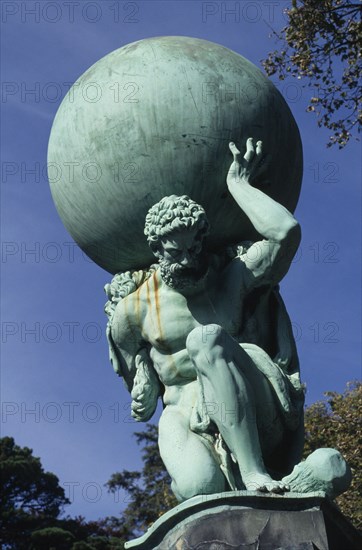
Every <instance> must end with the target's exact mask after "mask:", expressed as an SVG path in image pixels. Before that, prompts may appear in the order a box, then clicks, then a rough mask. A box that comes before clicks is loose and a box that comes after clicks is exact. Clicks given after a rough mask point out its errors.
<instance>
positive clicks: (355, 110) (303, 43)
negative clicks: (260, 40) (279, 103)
mask: <svg viewBox="0 0 362 550" xmlns="http://www.w3.org/2000/svg"><path fill="white" fill-rule="evenodd" d="M284 11H285V15H286V17H287V18H288V25H287V26H286V27H284V28H283V29H282V30H281V32H280V33H277V32H275V31H274V32H273V35H274V36H275V37H277V39H278V40H279V41H280V42H282V45H281V49H280V50H276V51H273V52H271V53H270V54H269V56H268V58H267V59H265V60H263V62H262V63H263V65H264V68H265V70H266V72H267V74H268V75H269V76H271V75H274V74H277V75H278V76H279V79H281V80H284V79H285V78H286V77H287V76H293V77H296V78H298V79H306V80H307V84H308V86H313V87H314V88H315V89H316V93H315V94H314V96H313V97H312V98H311V99H310V103H309V106H308V108H307V111H312V112H315V113H316V114H317V123H318V126H325V127H326V128H328V129H329V130H331V131H332V135H331V136H330V141H329V142H328V143H327V146H328V147H329V146H331V145H333V144H338V146H339V148H340V149H341V148H342V147H344V146H345V145H346V144H347V143H348V141H349V140H350V138H351V137H352V136H353V135H354V133H355V132H358V131H359V130H360V123H361V122H362V110H361V87H360V85H359V78H360V74H361V69H362V67H361V58H362V57H361V44H362V24H361V19H360V15H361V4H360V3H358V2H357V1H353V0H292V2H291V5H289V7H287V8H286V9H285V10H284Z"/></svg>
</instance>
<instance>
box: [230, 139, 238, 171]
mask: <svg viewBox="0 0 362 550" xmlns="http://www.w3.org/2000/svg"><path fill="white" fill-rule="evenodd" d="M229 149H230V151H231V152H232V154H233V157H234V162H233V164H234V165H235V169H237V170H239V167H240V155H241V153H240V151H239V149H238V148H237V147H236V145H235V143H234V142H233V141H231V142H230V143H229Z"/></svg>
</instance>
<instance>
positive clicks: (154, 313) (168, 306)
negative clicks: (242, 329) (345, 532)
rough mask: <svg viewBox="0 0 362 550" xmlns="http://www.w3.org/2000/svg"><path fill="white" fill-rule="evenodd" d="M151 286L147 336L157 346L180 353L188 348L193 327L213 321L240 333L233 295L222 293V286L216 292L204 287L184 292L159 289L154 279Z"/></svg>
mask: <svg viewBox="0 0 362 550" xmlns="http://www.w3.org/2000/svg"><path fill="white" fill-rule="evenodd" d="M149 286H151V288H149V292H150V299H149V300H148V307H147V309H146V315H145V317H144V322H143V336H144V338H145V339H146V340H147V341H148V342H150V344H151V345H152V346H153V347H154V348H156V349H158V350H160V351H162V352H164V353H176V352H178V351H179V350H182V349H184V348H185V343H186V338H187V336H188V334H189V333H190V332H191V331H192V329H193V328H195V327H197V326H200V325H207V324H210V323H217V324H219V325H221V326H222V327H223V328H224V329H225V330H227V331H228V332H229V334H232V335H236V334H237V332H238V329H239V321H240V317H239V315H238V316H235V317H233V315H232V314H231V312H232V309H233V308H232V301H231V300H230V297H227V296H222V295H221V293H218V292H217V290H218V289H216V293H215V292H214V293H213V294H211V293H210V292H208V291H207V289H206V288H203V289H201V290H199V291H197V292H193V293H191V294H189V295H184V294H181V293H179V292H177V291H175V290H173V289H170V288H169V287H165V286H163V287H162V288H161V289H157V287H156V289H155V288H154V285H153V287H152V282H151V285H149ZM229 302H230V303H229ZM238 313H239V312H238Z"/></svg>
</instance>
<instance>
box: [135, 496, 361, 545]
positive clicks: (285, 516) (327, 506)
mask: <svg viewBox="0 0 362 550" xmlns="http://www.w3.org/2000/svg"><path fill="white" fill-rule="evenodd" d="M361 542H362V540H361V536H360V535H359V533H358V531H357V530H356V529H355V528H354V527H353V526H352V525H351V524H350V523H349V522H348V521H347V520H346V519H345V518H344V516H343V515H342V514H341V513H340V512H339V510H338V509H337V508H336V507H335V506H334V505H333V503H332V502H331V501H330V500H329V499H328V498H327V497H326V495H325V493H323V492H315V493H309V494H308V495H305V494H298V493H289V494H285V495H271V494H263V495H262V494H260V493H258V492H252V491H233V492H228V493H221V494H215V495H203V496H197V497H193V498H191V499H189V500H188V501H186V502H183V503H182V504H180V505H179V506H176V507H175V508H174V509H173V510H170V511H169V512H167V513H166V514H165V515H163V516H162V517H161V518H160V519H159V520H157V521H156V523H154V525H153V526H152V527H151V528H150V529H149V530H148V531H147V533H146V534H145V535H143V536H142V537H140V538H138V539H135V540H133V541H130V542H128V543H126V545H125V548H126V549H131V548H132V549H137V550H168V549H173V550H196V549H197V550H231V549H233V550H236V549H238V550H239V549H243V550H244V549H248V550H254V549H255V550H256V549H258V550H292V549H293V550H297V549H299V550H309V549H310V550H312V549H318V550H342V549H343V550H347V549H348V550H355V549H356V550H357V549H359V548H361Z"/></svg>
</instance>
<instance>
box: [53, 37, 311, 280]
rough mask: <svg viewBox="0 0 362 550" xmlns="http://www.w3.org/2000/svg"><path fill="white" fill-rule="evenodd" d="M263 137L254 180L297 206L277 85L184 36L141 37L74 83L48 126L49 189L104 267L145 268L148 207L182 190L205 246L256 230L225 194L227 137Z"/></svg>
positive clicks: (287, 123)
mask: <svg viewBox="0 0 362 550" xmlns="http://www.w3.org/2000/svg"><path fill="white" fill-rule="evenodd" d="M250 136H251V137H254V138H255V140H262V141H263V143H264V149H265V151H266V152H268V153H271V155H272V163H271V165H270V167H269V169H268V173H267V174H266V182H267V183H264V186H263V187H262V189H263V191H265V192H266V193H268V194H269V195H270V196H271V197H273V198H274V199H275V200H277V201H278V202H280V203H282V204H283V205H284V206H286V207H287V208H288V209H289V210H291V211H293V210H294V209H295V206H296V204H297V200H298V196H299V191H300V183H301V175H302V149H301V142H300V137H299V132H298V128H297V126H296V123H295V121H294V118H293V116H292V114H291V112H290V110H289V108H288V106H287V104H286V102H285V101H284V99H283V98H282V96H281V95H280V93H279V92H278V91H277V89H276V88H275V86H274V85H273V84H272V83H271V82H270V81H269V80H268V79H267V78H266V77H265V76H264V75H263V74H262V72H261V71H260V70H259V69H258V68H257V67H255V66H254V65H253V64H251V63H250V62H249V61H247V60H246V59H245V58H244V57H242V56H241V55H239V54H237V53H235V52H233V51H231V50H229V49H227V48H224V47H223V46H220V45H218V44H214V43H212V42H207V41H205V40H199V39H196V38H187V37H182V36H181V37H180V36H167V37H157V38H150V39H145V40H140V41H139V42H135V43H133V44H129V45H127V46H124V47H123V48H120V49H118V50H115V51H114V52H112V53H110V54H108V55H107V56H106V57H104V58H103V59H101V60H99V61H98V62H97V63H95V64H94V65H93V66H92V67H91V68H90V69H88V71H86V72H85V73H84V74H83V75H82V76H81V77H80V78H79V79H78V80H77V82H76V83H75V84H74V85H73V87H72V88H71V90H70V91H69V93H68V94H67V96H66V97H65V98H64V100H63V102H62V104H61V106H60V108H59V110H58V112H57V115H56V117H55V120H54V124H53V127H52V131H51V136H50V141H49V151H48V163H49V180H50V183H51V190H52V195H53V198H54V201H55V204H56V207H57V209H58V212H59V214H60V217H61V218H62V220H63V222H64V224H65V226H66V228H67V229H68V231H69V232H70V234H71V235H72V237H73V238H74V240H75V241H76V242H77V243H78V245H79V246H80V247H81V248H82V249H83V250H84V251H85V252H86V253H87V254H88V255H89V256H90V257H91V258H92V259H93V260H94V261H95V262H96V263H98V264H99V265H100V266H102V267H103V268H104V269H106V270H107V271H110V272H111V273H116V272H118V271H123V270H127V269H133V268H140V267H144V266H147V265H149V264H150V263H152V262H153V261H154V257H153V255H152V254H151V252H150V250H149V249H148V246H147V242H146V238H145V236H144V234H143V227H144V219H145V215H146V213H147V210H148V209H149V208H150V207H151V206H152V205H153V204H154V203H155V202H157V201H159V200H160V199H161V198H162V197H163V196H165V195H170V194H176V195H183V194H186V195H189V196H190V197H191V198H192V199H194V200H195V201H197V202H198V203H200V204H201V205H202V206H203V207H204V208H205V209H206V213H207V216H208V218H209V220H210V223H211V226H212V231H211V234H210V237H209V238H208V242H207V246H208V247H209V248H210V249H213V250H217V249H221V248H222V247H223V246H225V245H226V244H231V243H236V242H238V241H240V240H243V239H246V238H253V231H252V226H251V224H250V222H249V220H248V219H247V218H246V216H245V215H244V214H243V213H242V212H241V210H240V208H239V207H238V206H237V205H236V203H235V202H234V200H233V198H232V197H231V196H230V194H229V193H228V191H227V187H226V183H225V178H226V174H227V170H228V168H229V166H230V163H231V161H232V155H231V153H230V152H229V149H228V143H229V142H230V141H234V142H235V143H236V144H237V145H239V146H240V147H245V141H246V139H247V138H248V137H250Z"/></svg>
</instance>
